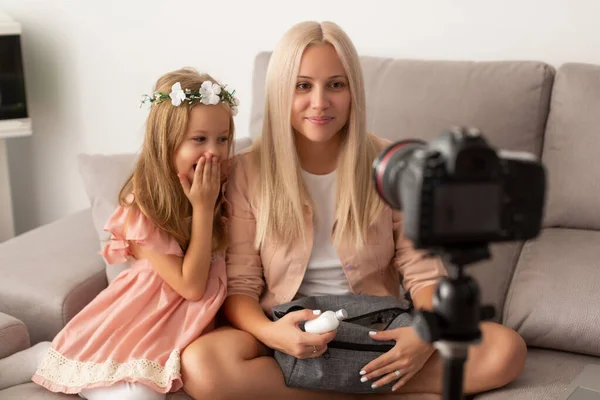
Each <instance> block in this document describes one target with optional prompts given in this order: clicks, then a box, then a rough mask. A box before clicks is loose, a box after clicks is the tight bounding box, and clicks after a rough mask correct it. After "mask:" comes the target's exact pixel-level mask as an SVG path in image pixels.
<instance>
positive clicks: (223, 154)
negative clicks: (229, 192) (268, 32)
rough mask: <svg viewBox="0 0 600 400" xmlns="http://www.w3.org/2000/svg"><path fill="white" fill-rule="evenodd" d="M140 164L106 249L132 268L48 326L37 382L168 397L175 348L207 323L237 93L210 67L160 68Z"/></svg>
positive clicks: (173, 382)
mask: <svg viewBox="0 0 600 400" xmlns="http://www.w3.org/2000/svg"><path fill="white" fill-rule="evenodd" d="M143 101H144V102H146V103H150V104H151V110H150V115H149V117H148V120H147V127H146V135H145V141H144V145H143V147H142V151H141V154H140V157H139V161H138V162H137V166H136V168H135V170H134V172H133V174H132V175H131V177H130V178H129V179H128V180H127V182H126V183H125V185H124V186H123V188H122V189H121V192H120V194H119V199H120V206H119V207H118V208H117V209H116V210H115V212H114V213H113V215H112V216H111V217H110V219H109V220H108V222H107V223H106V225H105V230H106V231H108V232H110V233H111V239H110V242H109V243H107V244H106V246H105V247H104V249H103V251H102V255H103V256H104V257H105V258H106V260H107V261H108V262H109V263H121V262H124V261H125V260H127V259H132V260H133V262H132V264H131V267H130V268H128V269H127V270H125V271H124V272H122V273H121V274H120V275H119V276H118V277H117V278H116V279H115V280H114V282H113V283H111V284H110V285H109V287H108V288H106V289H105V290H104V291H103V292H102V293H100V294H99V295H98V296H97V297H96V298H95V299H94V300H93V301H92V302H91V303H90V304H89V305H88V306H87V307H85V308H84V309H83V310H82V311H81V312H80V313H79V314H77V315H76V316H75V317H74V318H73V319H72V320H71V321H70V322H69V323H68V324H67V325H66V326H65V327H64V329H63V330H62V331H61V332H60V333H59V334H58V335H57V336H56V338H55V339H54V340H53V342H52V345H51V347H50V348H49V349H48V351H47V353H46V354H45V356H44V357H43V359H42V361H41V363H40V364H39V367H38V369H37V371H36V372H35V375H34V376H33V381H34V382H36V383H38V384H39V385H42V386H44V387H46V388H47V389H49V390H51V391H53V392H63V393H79V394H80V396H81V397H83V398H87V399H90V400H95V399H103V400H106V399H121V400H123V399H138V400H148V399H150V400H152V399H165V398H166V393H169V392H175V391H178V390H180V389H181V388H182V385H183V384H182V379H181V373H180V353H181V351H182V350H183V349H184V348H185V347H186V346H187V345H188V344H189V343H191V342H192V341H194V340H195V339H196V338H198V337H199V336H200V335H201V334H204V333H206V332H208V331H210V330H212V329H213V325H214V324H213V321H214V318H215V315H216V313H217V311H218V309H219V308H220V306H221V304H222V302H223V300H224V299H225V295H226V287H227V283H226V273H225V261H224V254H223V253H224V250H225V247H226V243H225V242H226V231H227V230H226V220H225V214H224V210H223V206H224V198H223V182H224V179H223V175H222V174H221V172H222V171H223V169H222V164H223V163H224V162H226V161H227V159H228V157H229V153H230V151H231V147H232V143H233V141H232V138H233V133H234V124H233V119H232V117H233V115H235V114H236V112H237V106H238V100H237V98H235V97H234V96H233V93H231V92H229V91H228V90H226V89H225V87H223V86H221V85H220V84H219V83H217V82H216V81H215V80H214V79H212V78H211V77H210V76H208V75H200V74H198V73H197V72H196V71H193V70H190V69H181V70H178V71H174V72H171V73H167V74H166V75H164V76H162V77H161V78H160V79H159V80H158V82H157V83H156V92H155V93H154V95H153V96H145V98H144V100H143Z"/></svg>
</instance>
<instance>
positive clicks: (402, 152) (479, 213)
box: [373, 128, 546, 248]
mask: <svg viewBox="0 0 600 400" xmlns="http://www.w3.org/2000/svg"><path fill="white" fill-rule="evenodd" d="M373 179H374V182H375V186H376V190H377V192H378V193H379V195H380V196H381V197H382V199H383V200H384V201H385V202H386V203H387V204H389V205H390V206H391V207H392V208H394V209H397V210H402V211H403V219H404V234H405V235H406V236H407V237H408V238H409V239H410V240H412V241H413V245H414V246H415V247H417V248H445V247H450V248H451V247H460V246H476V245H479V244H487V243H490V242H503V241H513V240H526V239H531V238H534V237H536V236H537V235H538V234H539V231H540V228H541V223H542V218H543V210H544V199H545V192H546V172H545V169H544V167H543V165H542V164H541V163H539V162H538V161H537V159H536V157H535V156H534V155H532V154H530V153H525V152H508V151H503V150H496V149H494V148H492V147H491V146H489V145H488V143H487V142H486V140H485V139H484V137H483V136H482V134H481V132H480V131H479V130H477V129H473V128H454V129H451V130H450V131H447V132H444V133H443V134H442V135H440V136H439V137H438V138H436V139H435V140H433V141H431V142H430V144H427V143H425V142H423V141H420V140H403V141H398V142H395V143H393V144H392V145H390V146H388V147H387V148H386V149H385V150H383V152H382V153H381V154H380V155H379V157H378V158H377V159H376V160H375V161H374V163H373Z"/></svg>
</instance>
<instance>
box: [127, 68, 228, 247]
mask: <svg viewBox="0 0 600 400" xmlns="http://www.w3.org/2000/svg"><path fill="white" fill-rule="evenodd" d="M206 80H208V81H211V82H213V83H217V81H215V80H214V79H213V78H212V77H211V76H209V75H206V74H199V73H198V72H197V71H196V70H194V69H192V68H182V69H179V70H176V71H173V72H169V73H167V74H165V75H163V76H161V77H160V78H159V79H158V81H157V82H156V86H155V91H158V92H163V93H169V92H170V91H171V87H172V86H173V85H174V84H175V83H177V82H180V83H181V87H182V88H184V89H190V90H195V91H197V90H198V89H199V88H200V85H202V82H204V81H206ZM192 107H208V106H205V105H202V104H201V103H199V102H197V101H196V102H194V103H193V104H189V103H188V102H187V101H184V102H182V103H181V105H179V106H178V107H175V106H173V105H172V104H171V101H170V100H165V101H163V102H162V103H160V104H156V103H155V104H152V106H151V109H150V114H149V115H148V119H147V120H146V133H145V138H144V144H143V145H142V149H141V152H140V155H139V159H138V161H137V164H136V166H135V169H134V171H133V173H132V175H131V176H130V177H129V179H128V180H127V181H126V182H125V184H124V185H123V187H122V188H121V191H120V193H119V202H120V204H121V205H123V206H137V207H138V208H139V209H140V211H141V212H142V213H143V214H144V215H145V216H146V217H148V218H149V219H151V220H152V221H153V222H154V223H155V224H156V225H157V227H158V228H159V229H161V230H162V231H164V232H166V233H167V234H169V235H171V236H173V237H174V238H175V239H176V240H177V242H178V243H179V245H180V246H181V248H182V249H183V251H184V252H185V251H186V250H187V247H188V244H189V241H190V234H191V214H192V206H191V204H190V202H189V200H188V198H187V197H186V195H185V193H184V192H183V188H182V187H181V183H180V182H179V178H178V177H177V170H176V169H175V163H174V155H175V152H176V151H177V149H178V148H179V146H180V145H181V143H182V142H183V140H184V138H185V134H186V131H187V128H188V122H189V116H190V110H191V109H192ZM209 107H213V106H209ZM214 107H228V106H227V105H225V104H222V103H219V104H218V105H216V106H214ZM229 118H230V119H229V154H231V149H232V147H233V135H234V124H233V117H232V116H230V117H229ZM130 193H134V203H133V204H129V203H128V202H127V200H126V198H127V196H128V195H129V194H130ZM226 237H227V235H226V220H225V210H224V207H223V193H222V190H221V193H219V197H218V199H217V202H216V204H215V212H214V222H213V251H217V250H223V249H224V247H225V246H226Z"/></svg>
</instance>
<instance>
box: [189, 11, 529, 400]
mask: <svg viewBox="0 0 600 400" xmlns="http://www.w3.org/2000/svg"><path fill="white" fill-rule="evenodd" d="M365 121H366V117H365V94H364V83H363V76H362V71H361V67H360V64H359V58H358V55H357V52H356V50H355V48H354V46H353V44H352V42H351V41H350V39H349V38H348V36H347V35H346V34H345V33H344V32H343V31H342V30H341V29H340V28H339V27H338V26H337V25H335V24H333V23H330V22H325V23H317V22H304V23H300V24H298V25H296V26H294V27H293V28H292V29H290V30H289V31H288V32H287V33H286V34H285V36H284V37H283V39H282V40H281V42H280V43H279V44H278V46H277V48H276V49H275V50H274V52H273V55H272V58H271V61H270V64H269V68H268V72H267V78H266V104H265V120H264V126H263V131H262V137H261V138H260V140H259V141H257V142H256V144H255V146H254V147H253V148H252V149H251V150H250V151H249V152H247V153H245V154H243V155H241V156H240V157H239V158H238V160H237V162H236V165H235V167H234V168H233V169H232V172H231V176H230V182H229V186H228V189H227V192H226V198H227V199H228V200H229V202H230V206H231V212H230V224H231V225H230V233H229V247H228V250H227V275H228V297H227V299H226V301H225V303H224V306H223V311H224V314H225V316H226V317H227V319H228V320H229V321H230V323H231V325H232V326H231V327H221V328H219V329H217V330H215V331H214V332H211V333H209V334H207V335H205V336H203V337H201V338H200V339H198V340H197V341H196V342H194V343H193V344H191V345H190V346H189V347H188V348H187V349H186V350H184V353H183V355H182V368H183V376H184V387H185V390H186V391H187V392H188V393H189V394H190V395H192V396H193V397H194V398H195V399H197V400H204V399H248V400H250V399H309V398H310V399H337V398H339V399H342V398H355V397H356V398H358V397H360V395H355V396H352V395H348V394H345V395H343V394H341V393H340V394H335V393H331V392H316V391H314V392H312V391H306V390H299V389H292V388H288V387H286V385H285V383H284V379H283V376H282V372H281V370H280V368H279V366H278V364H277V363H276V361H275V360H274V358H273V357H272V349H276V350H279V351H281V352H284V353H286V354H289V355H292V356H295V357H297V358H308V357H319V356H321V355H322V354H323V353H324V352H325V351H326V350H327V344H328V342H330V341H331V340H332V339H333V338H334V336H335V332H331V333H327V334H322V335H316V334H310V333H306V332H303V331H301V330H300V329H299V328H298V326H297V324H298V323H299V322H301V321H305V320H309V319H313V318H316V317H317V315H316V314H315V313H318V310H316V311H315V313H314V312H313V311H311V310H302V311H297V312H292V313H289V314H287V315H286V316H285V317H283V318H281V319H279V320H277V321H276V322H274V321H272V320H271V319H270V318H269V314H270V312H271V307H273V306H274V305H277V304H283V303H286V302H289V301H292V300H293V299H294V298H296V297H298V296H315V295H344V294H351V293H355V294H369V295H383V296H385V295H393V296H399V285H400V284H402V285H403V286H404V288H405V289H406V290H407V291H408V292H409V293H410V294H411V297H412V301H413V303H414V306H415V307H416V308H431V303H432V295H433V292H434V288H435V285H436V283H437V281H438V279H439V278H440V277H441V276H443V275H445V274H446V272H445V270H444V268H443V266H442V264H441V262H440V261H439V260H437V259H431V258H425V257H424V254H423V253H421V252H418V251H416V250H415V249H414V248H413V247H411V243H410V242H409V241H408V240H406V239H405V238H403V235H402V220H401V216H400V214H399V213H398V212H395V211H392V210H391V209H390V208H389V207H388V206H386V205H384V204H383V203H382V201H381V200H380V199H379V196H378V195H377V194H376V192H375V190H374V188H373V185H372V183H371V165H372V162H373V160H374V158H375V157H376V156H377V155H378V154H379V152H380V151H381V150H382V149H383V148H384V146H386V145H387V144H388V143H387V142H385V141H384V140H382V139H379V138H377V137H376V136H373V135H370V134H367V132H366V128H365ZM371 222H373V224H371ZM482 331H483V344H482V345H481V346H478V347H474V348H472V349H471V351H470V354H469V360H468V362H467V365H466V372H465V375H466V380H465V385H464V389H465V391H466V392H469V393H473V392H480V391H484V390H488V389H492V388H496V387H499V386H502V385H505V384H506V383H508V382H509V381H511V380H513V379H514V378H515V377H516V376H517V375H519V373H520V372H521V370H522V369H523V366H524V360H525V355H526V347H525V344H524V342H523V340H522V339H521V338H520V337H519V336H518V335H517V334H516V333H515V332H514V331H511V330H509V329H508V328H505V327H503V326H501V325H497V324H492V323H484V324H483V325H482ZM374 338H375V339H381V340H395V341H396V342H397V344H396V345H395V347H394V348H393V349H392V350H390V351H389V352H388V353H386V354H384V355H382V356H381V357H379V358H377V359H376V360H374V361H373V362H371V363H369V364H367V365H365V366H364V367H363V368H362V371H356V379H357V381H361V379H362V382H364V384H365V385H374V386H373V387H381V386H383V385H385V384H388V383H390V382H395V383H394V386H393V390H394V393H392V392H390V395H395V394H396V393H421V392H429V393H440V392H441V390H442V373H443V367H442V362H441V360H440V358H439V357H438V355H437V353H436V351H435V349H434V348H433V347H432V346H431V345H430V344H427V343H424V342H422V341H421V340H420V339H419V338H418V336H417V335H416V333H415V332H414V331H413V329H412V328H410V327H408V328H399V329H395V330H391V331H386V332H381V333H378V334H376V335H375V337H374ZM398 375H400V377H399V376H398ZM364 396H365V395H363V397H364Z"/></svg>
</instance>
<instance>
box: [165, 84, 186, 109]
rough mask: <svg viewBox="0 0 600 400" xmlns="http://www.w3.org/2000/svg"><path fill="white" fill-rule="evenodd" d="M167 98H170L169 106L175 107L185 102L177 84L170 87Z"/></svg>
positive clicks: (183, 93)
mask: <svg viewBox="0 0 600 400" xmlns="http://www.w3.org/2000/svg"><path fill="white" fill-rule="evenodd" d="M169 97H170V98H171V104H173V105H174V106H175V107H177V106H179V105H180V104H181V102H182V101H184V100H185V92H184V91H183V90H182V89H181V83H179V82H177V83H176V84H174V85H173V86H172V87H171V93H170V94H169Z"/></svg>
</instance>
